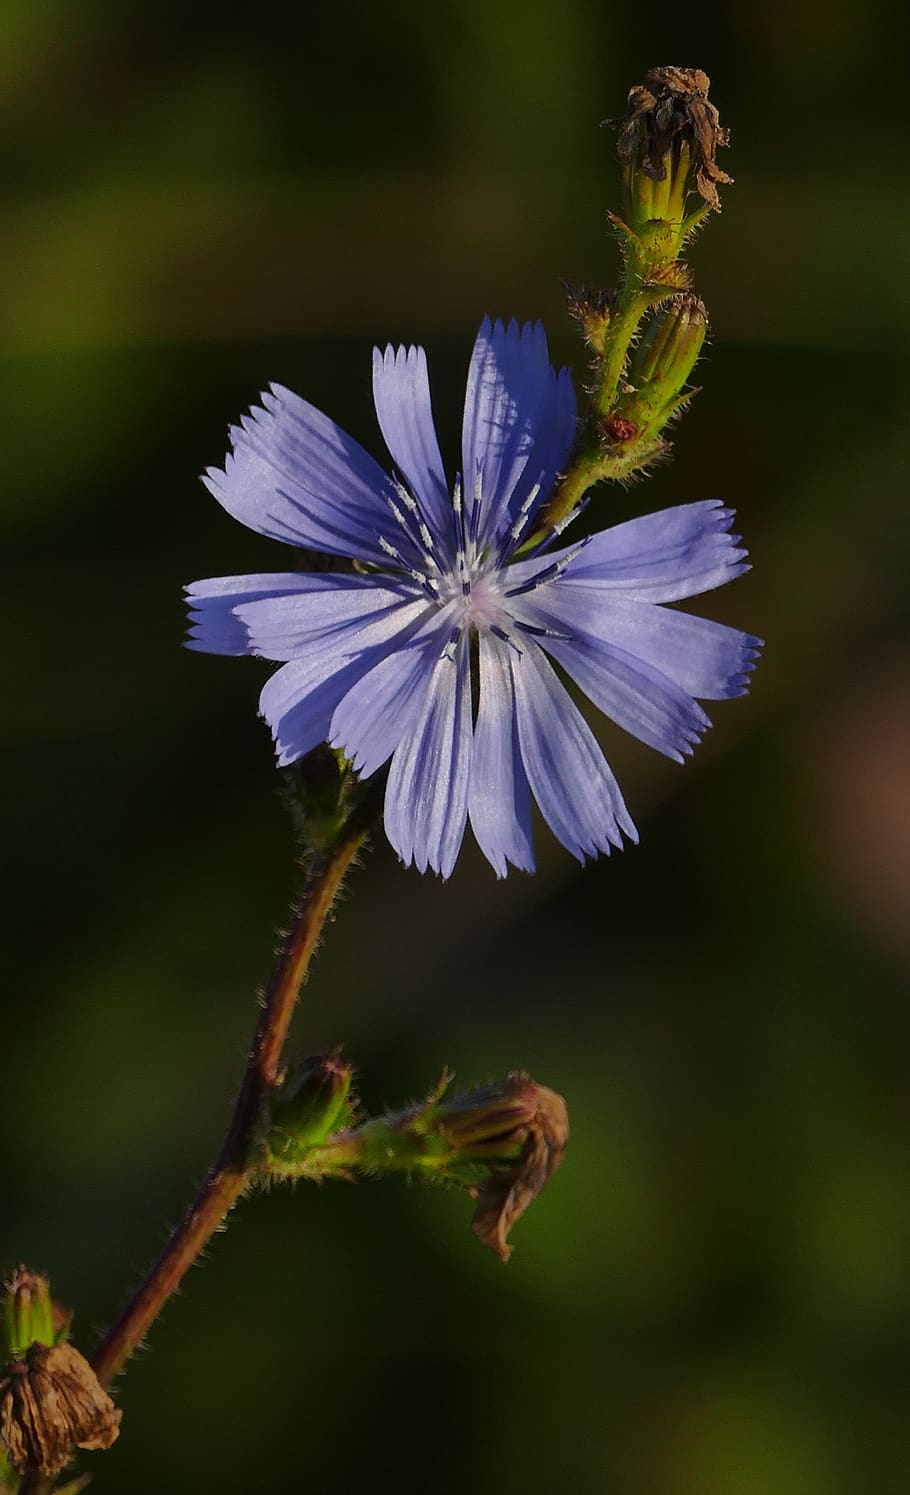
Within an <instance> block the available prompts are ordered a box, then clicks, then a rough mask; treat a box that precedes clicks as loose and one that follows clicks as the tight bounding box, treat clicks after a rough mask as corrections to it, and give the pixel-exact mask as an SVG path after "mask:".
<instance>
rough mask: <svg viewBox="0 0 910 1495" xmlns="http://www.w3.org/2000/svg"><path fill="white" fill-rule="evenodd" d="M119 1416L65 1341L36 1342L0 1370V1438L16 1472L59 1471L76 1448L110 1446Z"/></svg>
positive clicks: (95, 1377) (91, 1373)
mask: <svg viewBox="0 0 910 1495" xmlns="http://www.w3.org/2000/svg"><path fill="white" fill-rule="evenodd" d="M120 1417H121V1413H120V1411H119V1410H118V1409H117V1408H116V1407H115V1406H114V1403H113V1402H112V1401H111V1399H110V1397H109V1396H108V1395H107V1392H106V1391H104V1390H103V1389H102V1387H101V1385H100V1384H99V1382H98V1378H97V1376H96V1375H95V1372H94V1371H93V1370H92V1367H91V1366H90V1365H89V1363H88V1361H87V1360H86V1359H85V1357H84V1356H83V1355H80V1353H79V1351H78V1350H77V1349H74V1348H73V1346H72V1345H70V1344H56V1345H52V1346H50V1347H48V1346H47V1345H43V1344H39V1343H37V1342H36V1343H34V1344H32V1345H30V1346H29V1348H28V1349H27V1350H26V1352H25V1354H24V1355H23V1356H22V1358H21V1359H19V1360H12V1361H10V1363H9V1364H8V1365H5V1366H3V1367H2V1369H0V1443H2V1445H3V1448H4V1449H5V1451H6V1455H7V1458H8V1459H9V1461H10V1463H11V1465H12V1466H13V1468H14V1469H15V1470H16V1472H17V1474H25V1472H26V1471H27V1470H32V1469H34V1470H37V1472H38V1473H39V1474H48V1475H53V1474H59V1473H60V1471H61V1469H63V1468H64V1467H65V1466H66V1465H67V1464H68V1463H69V1461H70V1459H71V1458H72V1456H73V1454H74V1452H75V1451H76V1449H77V1448H86V1449H97V1448H110V1446H111V1444H112V1443H113V1442H114V1439H115V1438H116V1437H117V1435H118V1433H119V1431H120Z"/></svg>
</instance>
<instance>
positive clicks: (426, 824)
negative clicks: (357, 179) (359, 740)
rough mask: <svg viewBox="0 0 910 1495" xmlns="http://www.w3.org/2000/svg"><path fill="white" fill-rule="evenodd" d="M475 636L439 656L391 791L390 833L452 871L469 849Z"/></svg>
mask: <svg viewBox="0 0 910 1495" xmlns="http://www.w3.org/2000/svg"><path fill="white" fill-rule="evenodd" d="M471 737H472V728H471V675H470V650H469V646H468V641H467V639H466V638H465V637H462V638H461V639H459V641H458V645H457V648H456V651H455V658H454V659H452V658H450V657H449V656H448V655H446V657H445V658H443V659H439V660H437V661H436V664H435V665H434V667H433V672H432V674H431V676H430V680H429V685H428V689H427V694H426V699H425V701H424V703H423V706H422V709H421V711H420V714H419V716H418V718H417V720H416V721H415V722H414V723H413V725H412V726H411V727H410V729H409V731H408V733H407V735H406V736H405V737H404V738H403V739H402V741H401V742H400V743H399V745H398V747H397V748H396V750H395V754H394V757H393V758H392V767H391V769H390V771H389V782H388V785H387V786H386V797H385V828H386V835H387V836H388V838H389V840H390V841H391V843H392V845H393V846H394V848H395V850H396V851H397V852H398V855H399V856H400V857H401V859H402V861H403V862H405V863H406V864H407V863H409V862H412V861H413V862H414V863H415V865H416V866H417V867H418V868H419V870H420V871H421V872H425V871H426V869H427V867H428V866H429V867H432V868H433V870H434V872H438V873H440V875H441V876H442V877H448V876H449V875H450V873H451V872H452V869H453V867H454V866H455V860H456V858H457V856H458V852H459V850H460V849H461V842H462V838H463V836H464V828H465V821H466V819H467V814H468V783H469V777H470V765H471Z"/></svg>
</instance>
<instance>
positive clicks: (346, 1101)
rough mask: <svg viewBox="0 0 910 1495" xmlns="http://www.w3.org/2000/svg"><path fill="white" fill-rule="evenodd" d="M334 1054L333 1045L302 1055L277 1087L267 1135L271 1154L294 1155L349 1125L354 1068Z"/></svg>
mask: <svg viewBox="0 0 910 1495" xmlns="http://www.w3.org/2000/svg"><path fill="white" fill-rule="evenodd" d="M338 1054H339V1051H338V1050H337V1049H336V1050H335V1051H334V1052H333V1053H330V1054H317V1055H315V1056H314V1057H313V1058H311V1059H305V1060H304V1061H303V1063H302V1064H299V1065H297V1066H296V1067H295V1068H294V1069H292V1070H291V1071H290V1072H289V1074H288V1075H287V1077H286V1079H285V1082H284V1084H283V1085H282V1087H281V1089H280V1090H279V1091H277V1093H276V1095H275V1098H274V1100H273V1103H272V1112H271V1127H270V1129H269V1137H268V1141H269V1149H270V1151H271V1153H272V1155H273V1156H274V1157H277V1158H283V1159H289V1158H295V1157H297V1156H299V1154H300V1153H301V1152H302V1151H304V1150H305V1149H306V1148H309V1147H317V1146H319V1144H320V1143H322V1142H324V1141H325V1139H326V1138H327V1137H328V1136H330V1135H331V1133H332V1132H335V1131H337V1130H338V1129H339V1128H340V1127H343V1126H347V1125H349V1123H350V1121H351V1113H352V1110H353V1103H352V1100H351V1083H352V1080H353V1075H354V1071H353V1069H352V1068H351V1066H350V1065H349V1064H343V1063H342V1061H341V1059H340V1058H339V1057H338Z"/></svg>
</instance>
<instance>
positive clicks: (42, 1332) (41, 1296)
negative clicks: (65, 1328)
mask: <svg viewBox="0 0 910 1495" xmlns="http://www.w3.org/2000/svg"><path fill="white" fill-rule="evenodd" d="M3 1291H4V1302H3V1339H4V1350H5V1355H4V1358H5V1359H6V1358H8V1359H10V1360H15V1359H18V1357H19V1356H20V1355H22V1354H24V1352H25V1351H26V1350H27V1349H28V1347H29V1345H30V1344H33V1343H34V1342H35V1340H37V1341H38V1342H39V1343H40V1344H44V1345H52V1344H53V1343H54V1340H55V1338H56V1333H55V1330H54V1307H53V1303H52V1302H51V1289H50V1283H49V1282H48V1280H47V1278H46V1277H40V1276H39V1275H38V1273H37V1272H30V1271H29V1270H28V1268H27V1267H17V1269H16V1271H15V1272H13V1274H12V1276H11V1277H9V1278H8V1280H7V1281H6V1282H5V1283H4V1284H3Z"/></svg>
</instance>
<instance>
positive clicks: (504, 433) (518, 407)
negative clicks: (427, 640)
mask: <svg viewBox="0 0 910 1495" xmlns="http://www.w3.org/2000/svg"><path fill="white" fill-rule="evenodd" d="M574 435H575V395H574V391H573V389H572V381H571V378H570V376H569V374H568V371H567V370H563V372H562V373H561V374H560V375H559V376H558V377H557V375H556V373H555V371H554V370H553V369H552V368H551V367H550V361H549V354H548V352H547V339H546V334H545V332H544V330H543V327H542V326H541V325H540V323H539V322H538V323H536V324H534V325H533V326H532V325H531V323H530V322H526V323H525V325H524V327H521V328H520V327H519V325H518V323H517V322H515V321H512V322H510V323H509V325H508V327H503V325H502V323H501V322H496V323H495V324H494V325H491V323H490V319H489V317H487V318H485V319H484V321H483V323H482V325H481V328H480V331H479V333H478V335H477V340H476V342H475V344H474V352H473V354H472V356H471V363H470V367H469V370H468V384H467V391H466V394H465V408H464V423H463V429H462V460H463V464H464V486H465V502H466V505H467V506H469V512H470V506H473V504H474V503H475V501H476V500H475V496H474V493H475V488H474V485H475V476H476V474H477V473H478V472H481V474H482V491H483V512H482V514H481V518H480V525H479V531H478V533H479V535H480V538H481V540H482V541H484V542H486V543H490V542H492V540H493V539H494V538H501V537H502V536H503V535H504V534H506V533H507V531H508V528H509V526H510V525H511V524H512V523H513V522H515V521H516V520H517V517H518V515H519V513H520V512H521V509H522V506H523V504H524V503H525V501H526V500H527V499H529V498H530V496H531V494H532V492H533V490H534V489H535V487H537V485H539V491H538V492H537V493H536V495H535V496H534V499H533V503H532V505H531V512H532V513H533V511H534V510H535V509H536V507H537V506H538V504H539V503H541V502H543V500H544V499H545V498H546V497H547V495H548V493H549V490H550V488H551V487H552V485H553V481H554V479H555V477H556V474H557V472H558V471H559V470H560V468H561V467H562V466H563V464H564V462H565V460H566V457H567V455H568V451H569V448H570V446H571V444H572V440H573V438H574Z"/></svg>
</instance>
